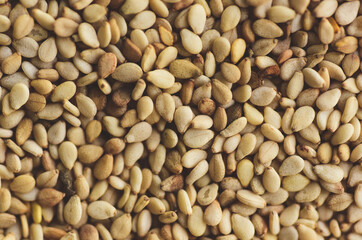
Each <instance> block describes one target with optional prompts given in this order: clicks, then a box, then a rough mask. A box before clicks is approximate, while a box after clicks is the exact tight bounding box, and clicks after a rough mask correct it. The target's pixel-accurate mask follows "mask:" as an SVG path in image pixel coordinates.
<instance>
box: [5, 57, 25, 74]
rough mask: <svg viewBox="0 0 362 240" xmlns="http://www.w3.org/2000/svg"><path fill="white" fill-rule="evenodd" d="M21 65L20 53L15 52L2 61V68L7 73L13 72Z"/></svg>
mask: <svg viewBox="0 0 362 240" xmlns="http://www.w3.org/2000/svg"><path fill="white" fill-rule="evenodd" d="M20 65H21V55H20V53H14V54H12V55H10V56H8V57H7V58H5V59H4V60H3V61H2V63H1V69H2V71H3V73H5V74H13V73H15V72H16V71H17V70H18V69H19V68H20Z"/></svg>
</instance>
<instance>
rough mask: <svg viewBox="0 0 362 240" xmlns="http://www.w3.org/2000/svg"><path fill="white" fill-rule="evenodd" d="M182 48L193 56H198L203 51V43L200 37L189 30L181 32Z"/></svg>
mask: <svg viewBox="0 0 362 240" xmlns="http://www.w3.org/2000/svg"><path fill="white" fill-rule="evenodd" d="M180 36H181V41H182V46H183V47H184V48H185V49H186V50H187V51H188V52H189V53H191V54H198V53H200V52H201V50H202V42H201V39H200V37H199V36H197V35H196V34H195V33H193V32H191V31H190V30H188V29H182V30H181V32H180Z"/></svg>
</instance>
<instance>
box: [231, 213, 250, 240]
mask: <svg viewBox="0 0 362 240" xmlns="http://www.w3.org/2000/svg"><path fill="white" fill-rule="evenodd" d="M231 226H232V229H233V231H234V233H235V235H236V236H237V237H238V238H239V239H251V238H253V236H254V234H255V228H254V225H253V223H252V222H251V221H250V220H249V219H248V218H246V217H243V216H241V215H239V214H233V215H232V216H231ZM240 226H243V227H240Z"/></svg>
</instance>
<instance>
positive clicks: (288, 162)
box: [279, 155, 304, 176]
mask: <svg viewBox="0 0 362 240" xmlns="http://www.w3.org/2000/svg"><path fill="white" fill-rule="evenodd" d="M303 168H304V161H303V159H302V158H301V157H300V156H298V155H294V156H290V157H288V158H286V159H285V160H284V161H283V163H282V165H281V166H280V168H279V174H280V176H290V175H294V174H297V173H300V172H301V171H302V170H303Z"/></svg>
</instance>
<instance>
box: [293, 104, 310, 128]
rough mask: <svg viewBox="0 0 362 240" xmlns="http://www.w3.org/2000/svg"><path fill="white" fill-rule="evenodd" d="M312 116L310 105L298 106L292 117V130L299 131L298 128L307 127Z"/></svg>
mask: <svg viewBox="0 0 362 240" xmlns="http://www.w3.org/2000/svg"><path fill="white" fill-rule="evenodd" d="M314 117H315V112H314V109H313V108H312V107H309V106H303V107H300V108H298V109H297V110H296V111H295V113H294V115H293V118H292V123H291V128H292V131H293V132H299V131H300V130H302V129H304V128H306V127H308V126H309V125H310V124H311V123H312V122H313V120H314Z"/></svg>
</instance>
